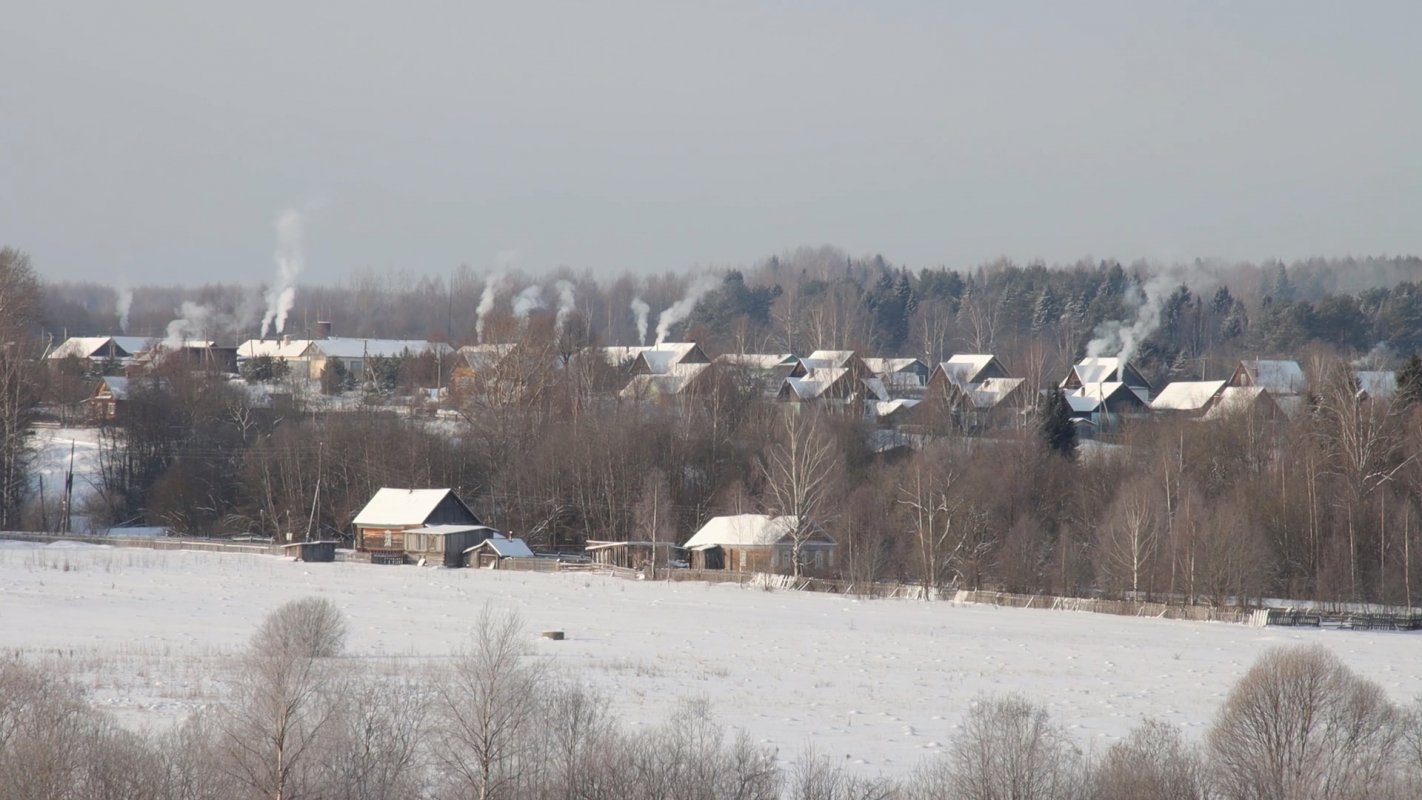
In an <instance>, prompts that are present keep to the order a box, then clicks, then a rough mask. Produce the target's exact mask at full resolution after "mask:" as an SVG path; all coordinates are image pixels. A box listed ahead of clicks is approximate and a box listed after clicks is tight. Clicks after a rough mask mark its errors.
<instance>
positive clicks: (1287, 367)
mask: <svg viewBox="0 0 1422 800" xmlns="http://www.w3.org/2000/svg"><path fill="white" fill-rule="evenodd" d="M1240 372H1243V373H1244V375H1243V376H1242V377H1243V378H1244V380H1238V379H1239V378H1240V377H1241V376H1240V374H1239V373H1240ZM1235 378H1236V380H1231V381H1230V383H1231V384H1232V385H1236V386H1263V387H1264V388H1265V389H1268V390H1269V391H1271V392H1273V393H1274V394H1276V395H1280V394H1300V393H1303V392H1305V391H1307V390H1308V378H1307V377H1305V376H1304V371H1303V367H1301V366H1299V362H1297V361H1281V360H1269V359H1254V360H1252V361H1248V360H1247V361H1241V362H1239V368H1238V370H1236V373H1235Z"/></svg>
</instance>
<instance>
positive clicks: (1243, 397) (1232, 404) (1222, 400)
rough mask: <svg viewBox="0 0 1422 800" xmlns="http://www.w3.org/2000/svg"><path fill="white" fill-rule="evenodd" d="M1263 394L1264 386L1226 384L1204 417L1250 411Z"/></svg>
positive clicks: (1216, 417) (1216, 416)
mask: <svg viewBox="0 0 1422 800" xmlns="http://www.w3.org/2000/svg"><path fill="white" fill-rule="evenodd" d="M1166 388H1169V387H1166ZM1263 394H1265V390H1264V387H1262V386H1226V387H1225V388H1224V391H1222V392H1220V396H1219V399H1218V400H1216V401H1215V404H1214V405H1213V406H1211V407H1210V410H1209V411H1206V412H1205V416H1204V417H1203V419H1209V420H1213V419H1222V418H1224V417H1227V416H1230V415H1233V414H1237V413H1239V412H1241V411H1248V410H1249V409H1250V408H1252V407H1253V406H1254V403H1255V402H1256V401H1258V400H1259V397H1260V395H1263Z"/></svg>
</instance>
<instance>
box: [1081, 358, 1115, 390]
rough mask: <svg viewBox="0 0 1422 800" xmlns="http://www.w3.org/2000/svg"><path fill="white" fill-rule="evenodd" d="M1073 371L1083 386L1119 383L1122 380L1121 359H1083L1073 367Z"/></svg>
mask: <svg viewBox="0 0 1422 800" xmlns="http://www.w3.org/2000/svg"><path fill="white" fill-rule="evenodd" d="M1072 371H1073V372H1075V373H1076V377H1077V380H1079V381H1081V382H1082V383H1083V384H1086V383H1105V382H1107V381H1117V382H1119V381H1120V380H1121V378H1120V372H1121V359H1119V358H1083V359H1082V360H1080V361H1078V362H1077V363H1076V364H1074V365H1073V366H1072Z"/></svg>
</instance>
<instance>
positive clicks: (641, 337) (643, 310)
mask: <svg viewBox="0 0 1422 800" xmlns="http://www.w3.org/2000/svg"><path fill="white" fill-rule="evenodd" d="M632 313H633V314H636V315H637V344H646V343H647V315H648V314H650V313H652V307H651V306H649V305H647V301H645V300H643V299H642V298H640V297H634V298H632Z"/></svg>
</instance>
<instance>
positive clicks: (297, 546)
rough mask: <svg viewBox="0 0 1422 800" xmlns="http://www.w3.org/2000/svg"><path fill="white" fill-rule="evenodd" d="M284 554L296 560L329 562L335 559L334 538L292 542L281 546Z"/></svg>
mask: <svg viewBox="0 0 1422 800" xmlns="http://www.w3.org/2000/svg"><path fill="white" fill-rule="evenodd" d="M281 549H282V550H283V551H284V554H285V555H288V556H291V557H292V558H294V559H296V560H297V561H315V562H331V561H335V560H336V540H335V539H319V540H316V541H311V542H292V543H291V544H284V545H282V546H281Z"/></svg>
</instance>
